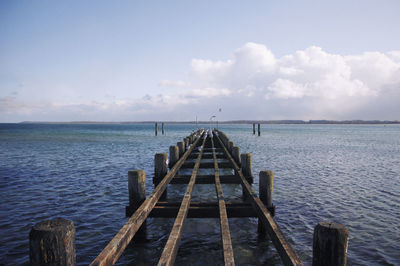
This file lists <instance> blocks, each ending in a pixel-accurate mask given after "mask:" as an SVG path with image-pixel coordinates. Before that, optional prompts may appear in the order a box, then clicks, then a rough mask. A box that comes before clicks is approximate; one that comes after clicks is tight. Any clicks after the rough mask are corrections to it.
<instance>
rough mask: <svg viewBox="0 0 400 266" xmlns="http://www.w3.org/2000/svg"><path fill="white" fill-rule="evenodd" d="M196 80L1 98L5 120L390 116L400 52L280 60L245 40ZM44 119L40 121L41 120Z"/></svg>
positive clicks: (199, 70)
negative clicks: (102, 93) (54, 96)
mask: <svg viewBox="0 0 400 266" xmlns="http://www.w3.org/2000/svg"><path fill="white" fill-rule="evenodd" d="M189 73H191V76H190V77H186V78H185V79H187V80H189V81H190V82H189V81H182V80H169V79H165V80H162V81H160V82H159V85H160V86H163V87H171V88H172V89H168V90H162V93H160V94H158V95H148V94H146V95H144V96H136V98H126V97H124V98H121V97H118V95H117V94H116V95H115V96H113V97H107V99H103V101H100V100H98V101H91V102H79V101H77V100H75V101H74V102H71V101H67V100H60V101H58V102H57V101H55V100H51V99H47V100H46V99H42V100H41V101H38V100H37V101H36V102H35V101H33V100H29V99H24V98H19V95H14V96H12V97H11V96H7V97H3V98H0V121H10V120H62V121H65V120H67V121H71V120H107V121H108V120H119V121H121V120H157V119H165V120H193V119H194V117H195V116H196V115H199V119H202V118H201V116H204V117H205V118H204V119H208V117H210V115H212V114H214V112H217V110H218V109H219V108H220V107H222V109H223V112H222V113H219V112H218V116H219V119H220V120H231V119H392V120H396V119H397V120H399V119H400V117H399V114H400V105H399V104H398V103H399V102H400V51H391V52H388V53H381V52H365V53H362V54H358V55H346V56H343V55H339V54H332V53H329V52H326V51H324V50H323V49H322V48H320V47H316V46H311V47H309V48H306V49H304V50H299V51H295V52H294V53H292V54H288V55H285V56H282V57H280V58H277V57H276V56H275V55H274V54H273V53H272V51H271V50H269V49H268V48H267V47H266V46H265V45H262V44H256V43H247V44H245V45H244V46H243V47H241V48H239V49H237V50H235V51H233V53H232V55H231V57H230V58H229V59H227V60H217V61H213V60H208V59H193V60H192V61H191V65H190V71H189ZM37 117H40V118H37Z"/></svg>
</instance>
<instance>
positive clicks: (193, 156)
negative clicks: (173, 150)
mask: <svg viewBox="0 0 400 266" xmlns="http://www.w3.org/2000/svg"><path fill="white" fill-rule="evenodd" d="M216 155H217V158H218V159H223V158H225V154H224V153H222V152H221V153H217V154H216ZM197 156H199V153H198V152H192V154H190V156H189V158H188V159H196V158H197ZM202 158H203V159H212V158H213V155H212V153H211V152H209V153H203V157H202Z"/></svg>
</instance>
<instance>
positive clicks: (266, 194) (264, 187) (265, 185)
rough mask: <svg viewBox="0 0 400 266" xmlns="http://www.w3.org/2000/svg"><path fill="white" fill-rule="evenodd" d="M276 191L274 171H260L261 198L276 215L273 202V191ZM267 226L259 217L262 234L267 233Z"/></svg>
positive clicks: (259, 189)
mask: <svg viewBox="0 0 400 266" xmlns="http://www.w3.org/2000/svg"><path fill="white" fill-rule="evenodd" d="M273 191H274V173H273V172H272V171H265V170H264V171H260V174H259V184H258V193H259V197H260V200H261V201H262V203H264V205H265V207H267V209H268V210H269V212H270V213H271V215H272V216H274V214H275V213H274V205H273V204H272V193H273ZM266 230H267V229H266V228H265V226H264V225H263V224H262V222H261V220H260V219H258V232H259V233H260V234H262V235H264V234H265V233H266Z"/></svg>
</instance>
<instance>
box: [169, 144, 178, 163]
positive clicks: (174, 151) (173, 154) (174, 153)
mask: <svg viewBox="0 0 400 266" xmlns="http://www.w3.org/2000/svg"><path fill="white" fill-rule="evenodd" d="M178 160H179V148H178V146H169V168H172V167H174V165H175V163H176V162H177V161H178Z"/></svg>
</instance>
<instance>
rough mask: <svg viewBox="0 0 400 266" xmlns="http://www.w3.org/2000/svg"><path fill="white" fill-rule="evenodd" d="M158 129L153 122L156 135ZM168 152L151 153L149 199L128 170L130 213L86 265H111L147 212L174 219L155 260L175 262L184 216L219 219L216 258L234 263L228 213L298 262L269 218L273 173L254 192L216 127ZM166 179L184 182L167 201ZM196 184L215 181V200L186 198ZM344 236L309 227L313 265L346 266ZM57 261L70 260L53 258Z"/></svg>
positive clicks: (334, 227)
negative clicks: (230, 196)
mask: <svg viewBox="0 0 400 266" xmlns="http://www.w3.org/2000/svg"><path fill="white" fill-rule="evenodd" d="M157 128H158V127H157V125H156V134H157ZM259 128H260V127H258V129H259ZM254 131H255V126H254V125H253V132H254ZM259 132H260V131H259ZM169 153H170V154H169V160H168V155H167V154H166V153H158V154H156V155H155V160H154V161H155V166H154V177H153V184H154V186H155V188H154V190H153V192H152V193H151V194H150V195H149V196H148V198H146V189H145V181H146V177H145V172H144V171H143V170H132V171H129V173H128V188H129V206H127V207H126V216H127V217H130V218H129V220H128V221H127V222H126V223H125V225H124V226H123V227H122V228H121V229H120V231H119V232H118V233H117V234H116V235H115V236H114V238H113V239H112V240H111V241H110V242H109V243H108V244H107V246H106V247H105V248H104V249H103V250H102V251H101V253H100V254H99V255H98V256H97V257H96V258H95V259H94V260H93V262H92V263H91V265H113V264H115V263H116V262H117V260H118V258H119V257H120V256H121V254H122V253H123V251H124V250H125V248H126V247H127V245H128V244H129V243H130V242H131V241H132V240H134V241H140V239H141V238H144V237H145V235H146V219H147V218H148V217H165V218H175V222H174V225H173V227H172V230H171V232H170V234H169V238H168V240H167V243H166V245H165V247H164V250H163V252H162V254H161V257H160V259H159V262H158V265H174V262H175V258H176V254H177V252H178V249H179V242H180V239H181V236H182V231H183V226H184V223H185V221H186V219H187V218H217V219H219V220H220V227H221V230H220V231H221V241H222V249H223V250H222V251H223V258H221V262H222V260H223V261H224V264H225V265H235V260H234V253H233V248H232V241H231V235H230V230H229V223H228V219H229V218H232V217H256V218H258V221H259V224H258V232H259V234H266V233H267V234H268V235H269V237H270V239H271V241H272V243H273V244H274V246H275V248H276V250H277V252H278V254H279V256H280V258H281V260H282V262H283V264H284V265H303V263H302V261H301V260H300V258H299V256H298V255H297V254H296V251H295V250H294V249H293V248H292V246H291V245H290V243H289V242H288V241H287V240H286V238H285V237H284V235H283V233H282V231H281V230H280V229H279V226H278V225H277V224H276V222H275V221H274V219H273V216H274V214H275V206H274V205H273V204H272V191H273V173H272V172H271V171H261V172H260V174H259V178H260V180H259V196H258V195H257V193H255V191H254V190H253V188H252V185H251V184H252V183H253V175H252V167H251V165H252V157H251V154H247V153H245V154H240V148H239V147H237V146H235V145H234V143H233V142H232V141H230V140H229V138H228V137H227V136H226V134H225V133H224V132H222V131H218V130H217V129H214V130H213V131H210V130H204V129H200V130H198V131H196V132H194V133H192V134H190V135H189V136H187V137H186V138H184V140H183V141H182V142H178V143H177V145H176V146H171V147H170V149H169ZM193 159H195V161H194V162H193ZM211 160H212V162H210V161H211ZM180 169H190V170H189V171H191V175H182V174H179V170H180ZM199 169H210V170H211V171H213V174H209V175H199V174H198V172H199ZM221 169H231V174H229V175H223V174H221V172H222V171H221ZM168 184H187V188H186V191H185V194H184V197H183V198H182V201H180V202H176V201H169V200H168V195H167V186H168ZM195 184H215V191H216V195H217V201H214V202H193V201H191V199H192V192H193V188H194V186H195ZM221 184H239V185H241V186H242V191H243V200H240V201H239V200H236V201H227V200H226V198H225V196H224V193H223V191H222V186H221ZM170 188H171V187H170ZM347 236H348V231H347V229H346V228H345V227H344V226H341V225H338V224H334V223H319V224H318V225H317V226H316V230H315V232H314V259H313V265H345V264H346V250H347ZM31 262H32V261H31ZM58 265H70V264H63V263H58Z"/></svg>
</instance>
